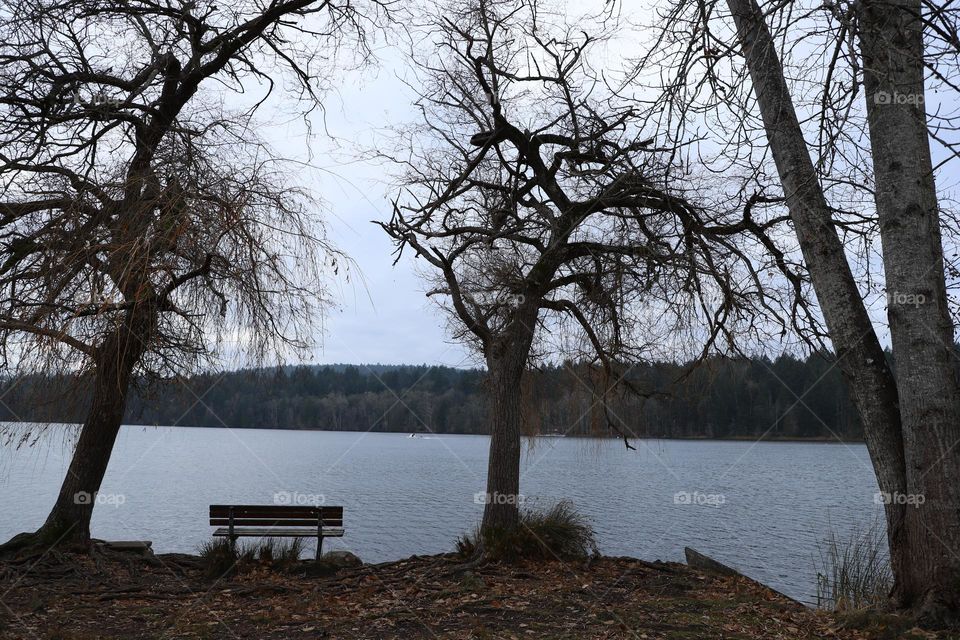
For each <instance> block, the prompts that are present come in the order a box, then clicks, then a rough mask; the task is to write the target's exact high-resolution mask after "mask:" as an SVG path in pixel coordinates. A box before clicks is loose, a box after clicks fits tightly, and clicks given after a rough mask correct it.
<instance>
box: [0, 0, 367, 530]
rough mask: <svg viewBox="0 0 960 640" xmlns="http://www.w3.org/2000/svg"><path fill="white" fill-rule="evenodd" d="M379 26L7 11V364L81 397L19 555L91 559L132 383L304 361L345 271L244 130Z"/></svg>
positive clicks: (2, 170)
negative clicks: (54, 553) (45, 500)
mask: <svg viewBox="0 0 960 640" xmlns="http://www.w3.org/2000/svg"><path fill="white" fill-rule="evenodd" d="M378 6H379V5H371V9H370V11H371V12H372V13H369V14H367V15H366V16H364V14H363V13H361V11H360V7H359V6H358V5H356V4H353V3H346V2H344V3H338V2H334V1H332V0H329V1H328V0H271V1H269V2H245V1H244V2H237V3H232V4H229V5H224V4H223V3H214V2H208V1H199V2H187V1H182V0H162V1H161V2H152V1H145V0H124V1H121V2H101V1H92V0H62V1H57V2H53V1H50V0H18V1H17V2H3V4H2V8H0V105H2V106H0V128H2V133H0V136H2V141H3V142H2V149H0V188H2V196H0V246H2V255H0V290H2V291H3V294H2V297H0V353H2V357H3V359H4V362H5V364H6V365H7V367H8V373H9V372H11V371H13V372H17V373H19V372H41V373H57V372H59V373H64V372H66V373H71V374H75V375H76V377H77V378H80V379H83V380H87V381H89V384H88V387H89V389H90V397H89V404H88V410H87V413H86V418H85V420H84V423H83V425H82V428H81V430H80V435H79V439H78V441H77V444H76V450H75V452H74V455H73V459H72V461H71V463H70V466H69V469H68V470H67V473H66V477H65V479H64V481H63V485H62V487H61V490H60V493H59V496H58V497H57V500H56V503H55V505H54V507H53V509H52V510H51V512H50V515H49V517H48V518H47V520H46V522H45V523H44V524H43V526H42V527H41V528H40V530H39V531H37V532H36V533H32V534H21V535H19V536H17V537H16V538H14V540H12V541H11V543H8V544H9V545H10V546H13V547H16V546H21V545H24V544H29V543H42V544H47V545H52V544H57V543H65V542H71V543H85V542H88V541H89V538H90V517H91V514H92V511H93V506H94V504H95V502H96V494H97V492H98V490H99V489H100V484H101V481H102V479H103V476H104V473H105V471H106V468H107V464H108V461H109V459H110V453H111V450H112V448H113V444H114V441H115V438H116V436H117V433H118V430H119V428H120V424H121V420H122V419H123V416H124V411H125V408H126V404H127V394H128V390H129V389H130V387H131V383H134V382H137V381H141V380H149V379H150V378H151V377H156V376H171V375H177V374H182V373H185V372H187V371H190V370H193V369H195V368H196V367H197V366H198V365H201V364H211V363H213V362H215V361H216V360H217V359H218V358H219V357H220V356H222V355H224V353H226V354H227V355H236V354H237V353H242V352H246V353H249V354H252V355H263V354H266V353H268V352H271V351H274V352H275V350H277V349H281V350H283V349H287V348H298V347H301V346H303V345H304V344H305V340H306V339H307V338H308V337H309V333H308V331H309V327H310V324H309V322H308V319H309V318H310V316H311V314H312V313H313V312H314V310H315V309H317V308H318V307H320V306H322V305H323V302H324V301H325V296H324V295H323V294H322V291H323V282H322V279H321V278H320V276H321V275H322V271H323V268H322V267H320V266H319V265H320V264H321V263H320V262H318V258H320V257H323V256H326V257H328V258H329V257H335V255H336V254H335V252H332V251H331V250H330V249H329V247H328V246H327V245H326V244H325V243H324V242H323V240H322V235H321V234H322V227H321V226H320V223H319V220H318V219H317V217H316V216H315V215H314V211H315V206H314V204H313V203H311V202H310V201H309V198H307V197H306V196H305V194H303V193H302V192H301V191H299V190H298V189H297V188H296V187H295V186H294V185H290V184H288V183H287V178H286V172H285V171H284V164H283V160H282V158H281V157H280V156H279V155H277V154H276V153H275V152H274V151H272V150H271V149H270V148H269V147H268V146H266V145H265V144H263V143H262V142H260V141H258V139H257V138H256V137H255V136H254V134H253V133H252V130H253V126H252V125H253V124H254V120H253V119H254V118H255V116H256V112H257V109H258V107H259V106H260V105H261V104H262V103H263V102H264V101H265V100H266V97H267V96H269V95H270V94H271V93H273V90H274V86H275V84H276V83H277V82H278V81H279V82H283V83H286V84H287V86H288V87H293V88H294V89H295V90H296V91H297V96H298V97H299V99H300V100H302V101H303V102H301V103H300V104H302V105H303V106H304V107H305V109H312V108H313V107H315V106H317V104H318V102H317V101H318V99H319V93H318V89H319V88H321V83H322V81H323V79H324V78H328V77H329V73H330V69H331V68H332V67H333V66H335V64H336V60H337V52H338V51H339V50H340V49H341V47H342V46H345V47H346V50H347V51H348V52H349V53H350V54H351V55H354V54H357V53H358V52H359V54H360V55H361V56H362V55H363V53H364V52H363V49H362V47H363V37H362V36H363V32H364V29H365V28H367V27H368V23H367V20H368V19H369V18H376V13H373V12H374V11H375V9H374V8H375V7H378ZM254 88H259V89H261V90H262V95H261V96H260V97H259V98H258V99H256V100H254V99H248V98H245V97H244V96H243V93H244V90H248V91H249V90H250V89H254ZM229 101H234V102H235V103H236V104H237V105H238V107H237V108H232V109H231V108H228V107H227V105H228V104H230V103H229ZM321 254H322V256H321Z"/></svg>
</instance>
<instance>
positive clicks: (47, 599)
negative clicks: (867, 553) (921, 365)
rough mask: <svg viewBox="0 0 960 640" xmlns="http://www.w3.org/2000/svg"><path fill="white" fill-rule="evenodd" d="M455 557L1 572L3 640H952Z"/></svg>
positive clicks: (700, 580) (667, 578) (594, 574)
mask: <svg viewBox="0 0 960 640" xmlns="http://www.w3.org/2000/svg"><path fill="white" fill-rule="evenodd" d="M460 562H461V561H460V560H459V559H458V558H457V557H456V556H454V555H453V554H447V555H440V556H430V557H417V556H414V557H411V558H409V559H406V560H401V561H398V562H392V563H385V564H380V565H364V566H360V567H354V568H348V569H342V570H340V571H339V572H338V573H337V574H336V575H332V576H329V575H328V576H318V577H310V576H309V575H308V574H309V573H316V572H315V571H311V570H310V566H311V563H309V562H304V563H302V565H301V567H300V568H298V569H297V570H294V571H287V572H282V573H278V572H275V571H272V570H270V569H268V568H266V567H261V568H254V569H252V570H250V571H246V572H243V573H240V574H238V575H235V576H233V577H230V578H226V579H220V580H211V579H209V578H206V577H205V574H204V570H203V566H202V563H201V562H200V561H199V559H198V558H196V557H194V556H186V555H180V554H167V555H157V556H153V555H150V554H148V555H147V556H145V557H141V556H139V555H135V554H129V553H128V554H123V553H116V552H113V553H111V554H109V555H106V554H95V555H93V556H92V557H91V556H73V555H68V554H60V553H58V552H52V553H48V554H46V555H44V556H38V557H32V558H26V559H24V558H20V559H19V560H17V561H9V562H5V563H2V564H0V637H3V638H10V639H14V638H16V639H18V640H19V639H25V640H27V639H29V640H56V639H59V640H93V639H96V638H144V639H147V638H149V639H151V640H153V639H166V638H225V639H231V638H235V639H247V638H250V639H257V640H260V639H267V638H269V639H306V638H311V639H312V638H344V639H358V638H362V639H374V638H375V639H378V640H379V639H394V638H395V639H407V638H442V639H447V638H451V639H452V638H457V639H460V638H464V639H466V638H477V639H481V638H510V639H522V638H556V639H571V640H572V639H576V640H584V639H588V638H598V639H599V638H639V639H646V640H655V639H664V640H665V639H670V640H681V639H682V640H693V639H697V638H703V639H708V638H709V639H711V640H712V639H716V638H731V639H733V638H740V639H752V638H783V639H790V640H795V639H806V638H811V639H813V638H817V639H819V638H836V639H840V640H843V639H849V640H854V639H866V638H871V639H872V638H877V639H879V638H891V639H892V638H934V637H939V638H949V637H953V636H950V635H949V634H943V633H941V634H940V635H935V634H932V633H928V632H921V631H919V630H917V629H910V625H909V624H908V623H906V622H904V621H902V620H900V619H898V618H896V617H891V616H876V615H868V614H864V615H860V616H845V617H840V616H837V615H834V614H830V613H826V612H822V611H814V610H811V609H808V608H805V607H803V606H800V605H798V604H796V603H794V602H791V601H789V600H787V599H786V598H784V597H782V596H780V595H778V594H776V593H774V592H772V591H770V590H768V589H765V588H763V587H762V586H760V585H757V584H756V583H753V582H750V581H748V580H745V579H742V578H737V577H724V576H718V575H713V574H707V573H703V572H700V571H697V570H694V569H691V568H690V567H687V566H686V565H682V564H675V563H663V562H644V561H641V560H637V559H633V558H607V557H595V558H591V559H590V560H589V561H584V562H577V563H564V562H538V563H527V564H520V565H503V564H485V565H479V566H475V567H472V568H466V567H464V565H462V564H460Z"/></svg>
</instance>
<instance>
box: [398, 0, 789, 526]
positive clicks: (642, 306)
mask: <svg viewBox="0 0 960 640" xmlns="http://www.w3.org/2000/svg"><path fill="white" fill-rule="evenodd" d="M444 9H445V12H444V15H445V16H449V17H444V18H441V19H438V20H437V21H435V22H433V23H432V29H431V30H429V31H428V32H427V33H426V34H423V35H421V36H420V40H421V42H429V43H431V44H432V45H433V46H434V48H432V49H431V50H429V51H427V52H426V53H422V52H421V51H419V50H418V51H416V52H415V58H416V60H417V64H418V68H419V69H420V71H421V73H422V76H423V77H422V78H421V80H422V82H423V85H422V86H423V87H425V89H424V90H422V92H421V94H420V99H419V103H418V104H419V107H420V109H421V110H422V115H423V124H422V125H421V126H419V127H416V128H414V129H413V130H412V131H411V137H410V139H409V140H407V141H405V143H404V149H405V153H404V155H403V156H402V160H398V162H401V163H402V165H403V166H404V167H405V177H404V190H403V194H402V195H401V197H400V198H398V200H397V202H396V203H395V207H394V214H393V217H392V219H391V220H390V222H389V223H385V224H383V227H384V229H385V230H386V231H387V233H389V234H390V235H391V236H392V237H393V238H394V240H395V241H396V244H397V247H398V252H402V251H403V250H404V249H406V248H409V249H411V250H412V251H413V252H414V253H415V255H416V256H417V257H418V258H420V259H422V260H424V261H425V262H426V263H427V265H428V266H429V269H430V274H429V276H428V277H431V278H432V279H433V280H434V282H435V287H434V288H433V290H432V291H431V292H430V294H429V295H436V296H442V298H443V305H444V308H446V309H447V310H449V311H450V312H451V317H452V318H453V320H454V327H455V331H456V335H457V336H458V337H461V338H463V339H464V340H466V341H468V342H470V343H471V344H473V345H474V346H475V347H476V348H477V350H478V351H479V352H480V353H481V354H482V355H483V358H484V360H485V362H486V366H487V369H488V375H489V392H490V398H491V423H492V424H491V434H492V436H491V442H490V454H489V462H488V465H489V466H488V475H487V503H486V506H485V510H484V516H483V523H482V527H483V529H485V530H489V529H490V528H511V527H515V526H517V522H518V509H517V502H518V500H517V496H518V495H519V489H520V487H519V466H520V453H521V430H522V429H521V423H522V420H523V415H522V404H523V403H522V392H521V389H522V384H523V374H524V371H525V370H526V369H527V368H528V367H529V366H530V363H531V361H537V360H543V359H546V358H551V357H557V358H569V359H570V360H574V361H583V362H587V363H592V364H593V365H594V366H595V367H596V369H597V370H598V371H599V372H601V374H602V375H601V376H600V377H599V378H598V380H599V381H598V383H597V384H596V394H597V399H598V402H599V406H602V407H606V404H604V403H603V400H604V398H605V396H607V395H608V394H610V393H614V392H615V389H617V388H618V383H623V382H624V376H625V374H626V372H627V370H628V369H629V364H630V363H632V362H638V361H640V360H642V359H643V358H644V357H645V355H649V353H650V351H649V350H650V349H651V348H654V349H664V348H665V350H666V351H667V352H669V353H671V355H674V356H675V355H677V350H676V348H675V347H677V345H680V344H681V343H682V342H683V341H684V340H687V341H688V343H689V344H697V345H698V348H697V349H696V352H697V353H698V352H703V351H709V350H710V349H722V348H726V346H727V345H728V343H730V342H732V340H733V338H734V337H735V334H736V333H738V332H740V331H744V332H747V331H754V332H756V333H755V336H759V335H761V334H763V332H764V331H766V330H768V329H770V328H771V327H772V326H773V325H774V324H775V325H777V326H790V325H793V324H796V323H804V322H806V319H805V313H804V309H803V306H802V299H803V298H802V296H800V297H799V298H797V297H795V296H794V292H795V287H797V288H802V287H803V283H802V282H800V281H797V282H790V281H785V280H782V281H781V283H782V284H784V286H785V291H778V292H777V293H776V294H774V295H767V294H768V293H772V292H771V291H770V289H769V287H768V286H767V282H766V278H765V276H764V275H763V274H764V273H765V271H766V270H767V269H768V268H771V269H773V270H778V269H779V268H778V266H777V260H776V259H775V258H765V259H766V262H763V263H761V262H758V261H756V260H754V259H753V257H752V256H753V255H757V254H761V252H759V251H757V250H756V249H755V248H754V249H751V248H750V247H749V246H748V245H749V243H748V242H747V241H746V240H745V239H744V238H749V237H752V236H754V235H755V237H756V238H758V239H762V240H765V234H764V231H765V228H764V226H763V225H759V224H758V223H756V222H755V221H754V219H753V217H752V212H751V210H752V206H754V205H756V204H757V203H759V202H763V201H764V200H765V197H764V196H762V195H760V194H757V195H755V196H754V198H752V199H751V200H750V202H749V203H747V204H746V206H744V207H739V206H737V207H735V208H730V209H727V210H725V211H723V213H713V214H709V215H708V214H707V213H706V211H707V210H708V209H707V208H704V207H702V206H700V205H698V204H696V203H695V197H694V196H695V192H696V190H697V188H698V185H697V183H696V181H695V180H693V179H692V178H691V177H689V176H687V177H686V179H685V177H683V176H680V175H673V174H672V173H671V171H670V170H669V164H668V162H667V161H668V160H669V158H670V154H671V153H672V152H673V151H674V149H661V148H658V147H657V146H656V145H655V144H654V140H652V139H650V138H649V137H648V136H647V135H645V133H644V131H643V130H642V127H641V126H640V121H639V118H638V114H637V113H636V111H635V110H634V109H633V108H632V107H631V106H629V105H627V104H625V103H623V102H622V101H619V100H617V99H616V98H615V97H614V96H612V95H610V94H609V93H608V92H606V91H605V90H604V88H603V83H602V82H600V81H599V78H598V76H597V74H595V73H594V72H593V71H592V67H591V56H590V52H591V50H592V49H593V48H594V47H595V46H597V45H599V44H601V43H602V42H603V38H604V35H605V34H604V33H603V27H602V21H597V22H595V23H594V26H596V27H597V30H598V33H597V34H595V35H588V34H586V33H584V31H583V30H584V29H585V27H584V24H583V23H581V24H578V25H577V27H576V29H574V28H571V27H568V26H564V25H562V24H560V21H559V19H558V18H557V17H556V16H552V15H550V14H548V13H547V12H545V11H542V10H541V9H540V8H539V7H538V6H537V5H536V3H529V2H522V1H514V0H502V1H498V0H481V1H480V2H478V3H477V2H473V3H469V2H468V3H463V4H458V5H455V6H451V7H445V8H444ZM777 222H778V221H776V220H774V221H772V222H770V223H769V224H777ZM763 255H767V256H769V253H766V254H763ZM398 259H399V256H398ZM795 300H800V301H801V303H800V304H799V305H795V304H793V301H795ZM784 301H785V302H784ZM758 316H762V317H766V318H768V320H770V323H768V324H764V323H761V322H753V319H754V318H756V317H758ZM663 340H672V342H671V345H672V346H668V345H665V344H663V342H662V341H663ZM694 355H696V353H694ZM620 386H622V384H621V385H620ZM638 391H641V392H642V391H643V390H638ZM606 424H607V425H608V426H609V427H611V428H612V429H614V430H617V431H619V432H620V435H622V436H624V438H625V439H626V437H627V436H628V435H630V434H629V433H628V432H625V431H624V430H623V428H622V426H621V424H620V423H619V422H618V421H617V420H616V416H611V415H609V414H607V415H606Z"/></svg>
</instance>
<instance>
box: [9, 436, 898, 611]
mask: <svg viewBox="0 0 960 640" xmlns="http://www.w3.org/2000/svg"><path fill="white" fill-rule="evenodd" d="M71 431H72V429H69V428H67V427H63V426H50V427H47V428H46V431H45V433H44V435H43V436H42V437H41V438H40V439H39V441H38V442H37V443H36V444H35V445H34V446H33V447H30V448H20V449H14V448H12V447H10V446H7V447H3V448H0V505H2V506H3V518H2V521H0V539H2V540H6V539H8V538H9V537H10V536H12V535H13V534H16V533H18V532H20V531H27V530H34V529H36V528H37V527H38V526H39V525H40V524H41V523H42V522H43V519H44V518H45V517H46V514H47V512H48V510H49V508H50V506H51V505H52V503H53V500H54V498H55V497H56V494H57V491H58V489H59V486H60V482H61V480H62V477H63V474H64V472H65V470H66V467H67V463H68V461H69V453H70V446H69V438H70V436H69V433H70V432H71ZM488 442H489V439H488V438H487V437H485V436H466V435H444V436H421V437H416V438H411V437H409V436H407V435H405V434H382V433H359V432H329V431H281V430H268V429H199V428H189V427H140V426H125V427H124V428H123V429H122V431H121V433H120V435H119V438H118V440H117V445H116V448H115V449H114V455H113V458H112V459H111V461H110V466H109V468H108V470H107V475H106V478H105V480H104V484H103V487H102V489H101V495H100V496H99V497H98V501H99V504H98V506H97V508H96V509H95V510H94V517H93V524H92V531H93V535H94V537H98V538H105V539H112V540H152V541H153V547H154V549H155V550H156V551H157V552H174V551H176V552H188V553H190V552H195V551H196V549H197V547H198V545H199V544H200V543H202V542H203V541H205V540H208V539H209V536H210V532H211V531H212V529H211V527H209V526H208V525H207V508H208V506H209V505H210V504H211V503H221V504H222V503H234V504H237V503H254V504H273V503H274V502H275V501H279V502H286V503H292V504H305V503H314V502H322V503H325V504H330V505H343V506H344V507H345V527H346V530H347V531H346V536H345V537H344V538H340V539H337V538H334V539H329V540H326V541H325V542H324V549H325V550H327V549H330V550H332V549H338V548H339V549H349V550H351V551H353V552H355V553H356V554H357V555H359V556H360V557H361V558H362V559H363V560H364V561H366V562H381V561H386V560H395V559H398V558H403V557H406V556H409V555H412V554H421V555H422V554H431V553H439V552H444V551H451V550H452V549H453V545H454V540H455V539H456V537H457V536H458V535H460V534H461V533H463V532H465V531H467V530H469V529H472V528H473V527H474V526H475V525H476V523H477V522H478V520H479V518H480V515H481V513H482V510H483V507H482V505H481V504H479V503H478V502H477V501H476V497H475V494H476V493H477V492H479V491H482V490H483V489H484V474H485V472H486V459H487V446H488ZM632 444H633V445H634V446H635V447H636V448H637V450H636V451H630V450H627V449H626V448H625V447H624V446H623V443H622V441H617V440H610V439H580V438H536V439H532V440H528V441H527V443H526V445H525V447H524V455H523V475H522V479H521V493H522V494H523V495H524V496H525V500H526V503H527V504H530V505H548V504H550V503H552V502H553V501H556V500H558V499H564V498H566V499H570V500H572V501H573V503H574V504H575V506H576V507H577V509H578V510H579V511H581V512H582V513H583V514H585V515H586V516H587V517H588V518H589V519H590V521H591V522H592V524H593V526H594V528H595V530H596V533H597V540H598V543H599V547H600V551H601V552H602V553H604V554H606V555H629V556H635V557H639V558H643V559H647V560H655V559H660V560H671V561H683V548H684V546H690V547H693V548H695V549H697V550H699V551H701V552H703V553H706V554H708V555H710V556H712V557H714V558H716V559H717V560H720V561H722V562H724V563H726V564H729V565H731V566H733V567H736V568H737V569H739V570H741V571H743V572H744V573H746V574H747V575H749V576H751V577H753V578H756V579H757V580H760V581H761V582H763V583H765V584H768V585H770V586H772V587H774V588H776V589H779V590H781V591H783V592H784V593H786V594H788V595H790V596H792V597H794V598H797V599H799V600H803V601H806V602H812V601H813V600H814V596H815V593H816V568H817V563H818V562H819V551H818V544H819V543H820V541H822V540H823V538H824V537H825V536H826V535H827V534H828V533H829V532H830V531H831V530H833V531H836V532H837V533H838V534H839V535H840V536H843V537H845V536H847V535H849V534H850V532H852V531H854V530H856V529H857V528H858V527H865V526H870V525H872V524H874V523H875V522H877V521H878V518H880V517H881V515H882V509H881V507H880V506H879V505H877V504H875V501H874V495H875V493H876V492H877V483H876V480H875V477H874V474H873V470H872V468H871V466H870V459H869V456H868V454H867V450H866V447H865V446H863V445H859V444H826V443H794V442H761V443H753V442H739V441H737V442H728V441H699V440H698V441H682V440H637V441H633V442H632ZM309 548H312V547H310V546H309V545H308V549H309Z"/></svg>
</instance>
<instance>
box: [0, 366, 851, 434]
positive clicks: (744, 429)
mask: <svg viewBox="0 0 960 640" xmlns="http://www.w3.org/2000/svg"><path fill="white" fill-rule="evenodd" d="M685 371H686V370H685V369H684V368H683V367H681V366H679V365H675V364H644V365H637V366H635V367H633V368H632V369H631V370H630V372H629V375H628V376H627V380H628V381H629V383H630V385H631V386H632V387H633V388H634V389H635V391H636V392H639V393H631V392H624V393H620V394H617V395H616V396H613V397H608V398H607V400H606V402H605V403H601V402H599V401H598V398H597V397H596V396H595V395H594V393H593V392H592V391H591V387H592V385H593V384H594V382H595V381H596V382H597V384H598V385H599V380H598V377H597V374H596V372H594V371H591V370H590V369H589V368H587V367H582V366H574V365H567V366H557V367H551V368H545V369H541V370H537V371H534V372H532V373H531V374H530V375H529V376H528V377H527V384H526V388H525V389H524V393H525V398H526V400H525V402H526V411H525V413H526V416H527V417H526V424H525V427H526V430H527V432H528V433H566V434H568V435H616V432H615V431H614V430H613V429H612V428H611V427H610V424H614V425H616V426H617V427H618V428H619V429H621V430H622V431H624V432H626V433H629V434H632V435H635V436H639V437H655V438H754V437H758V436H761V435H766V437H769V438H824V439H834V438H836V437H840V438H843V439H845V440H858V439H861V437H862V429H861V426H860V423H859V419H858V417H857V415H856V411H855V410H854V408H853V405H852V403H851V402H850V399H849V397H848V394H847V389H846V385H845V383H844V382H843V380H842V378H841V376H840V372H839V370H838V369H837V368H836V367H835V366H833V362H832V359H831V358H830V357H825V356H821V355H812V356H810V357H808V358H806V359H805V360H803V359H797V358H794V357H790V356H783V357H780V358H778V359H776V360H769V359H765V358H764V359H730V358H714V359H711V360H708V361H706V362H704V363H702V364H700V365H699V366H698V367H696V368H695V369H693V370H692V371H691V372H689V373H688V374H687V375H686V376H685V377H684V376H683V374H684V373H685ZM678 378H680V379H681V380H680V381H679V382H676V381H677V379H678ZM83 384H84V382H83V381H77V380H71V379H58V380H53V381H51V380H48V379H44V380H40V379H19V380H15V381H8V382H5V383H4V385H3V389H2V390H0V399H2V403H0V419H3V420H9V421H16V420H18V419H19V420H28V421H33V420H36V421H47V422H79V421H81V417H82V416H83V415H84V411H85V409H86V407H85V406H77V405H75V404H72V402H71V399H72V398H87V397H89V394H86V393H80V392H68V393H63V390H64V389H69V388H70V385H80V386H83ZM483 384H484V372H483V371H481V370H464V369H454V368H450V367H433V366H386V365H370V366H366V365H360V366H355V365H324V366H299V367H284V368H275V369H256V370H241V371H234V372H229V373H226V374H204V375H198V376H195V377H192V378H188V379H177V380H167V381H164V382H161V383H155V384H154V385H153V386H151V387H150V388H147V389H140V390H138V392H137V393H136V394H135V395H134V396H133V397H132V398H131V401H130V404H129V407H128V411H127V417H126V422H127V423H129V424H154V425H185V426H200V427H221V426H228V427H235V428H246V427H258V428H284V429H324V430H332V431H367V430H372V431H385V432H434V433H473V434H483V433H487V430H488V425H487V419H486V417H487V406H486V401H485V396H484V394H483ZM604 405H605V406H606V407H607V408H608V410H607V411H606V412H605V411H604V410H603V406H604Z"/></svg>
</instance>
